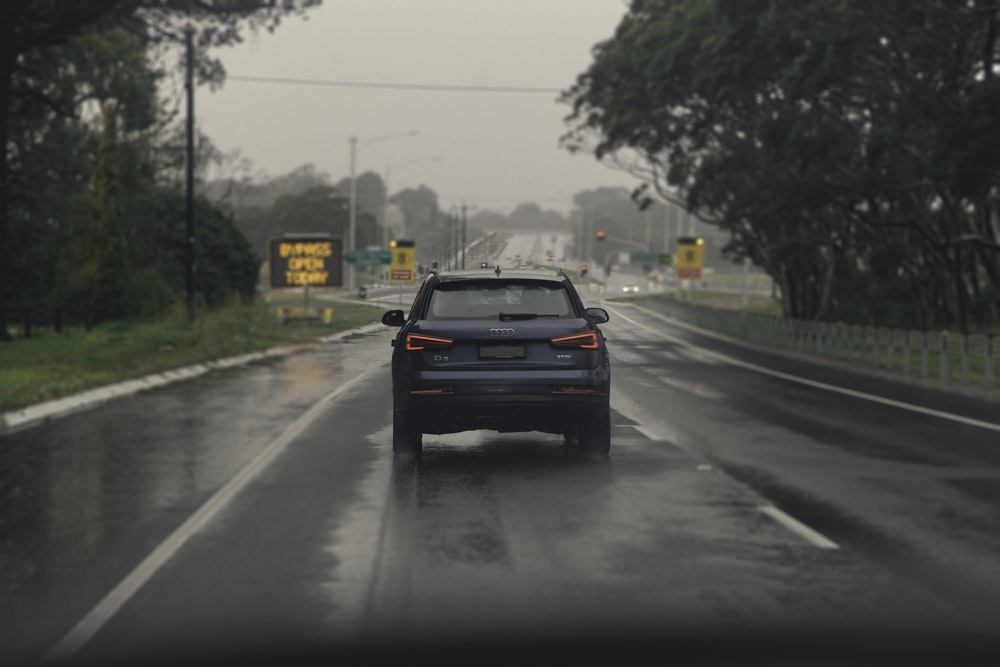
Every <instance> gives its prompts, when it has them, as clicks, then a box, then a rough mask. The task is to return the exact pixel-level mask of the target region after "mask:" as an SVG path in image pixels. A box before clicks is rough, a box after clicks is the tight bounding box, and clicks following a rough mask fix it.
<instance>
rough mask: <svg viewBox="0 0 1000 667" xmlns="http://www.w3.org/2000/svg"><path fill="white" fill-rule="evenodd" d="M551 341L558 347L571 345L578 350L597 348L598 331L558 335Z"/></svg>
mask: <svg viewBox="0 0 1000 667" xmlns="http://www.w3.org/2000/svg"><path fill="white" fill-rule="evenodd" d="M550 342H551V343H552V344H553V345H555V346H556V347H570V348H574V349H578V350H596V349H597V348H598V340H597V332H595V331H588V332H587V333H582V334H573V335H572V336H558V337H556V338H552V339H551V340H550Z"/></svg>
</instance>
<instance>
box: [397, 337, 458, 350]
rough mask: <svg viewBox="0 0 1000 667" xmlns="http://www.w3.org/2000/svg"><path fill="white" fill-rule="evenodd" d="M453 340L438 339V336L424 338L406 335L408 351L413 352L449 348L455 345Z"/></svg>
mask: <svg viewBox="0 0 1000 667" xmlns="http://www.w3.org/2000/svg"><path fill="white" fill-rule="evenodd" d="M454 342H455V341H453V340H452V339H451V338H438V337H437V336H424V335H422V334H412V333H411V334H406V349H407V351H410V352H413V351H415V350H430V349H441V348H445V347H449V346H450V345H451V344H452V343H454Z"/></svg>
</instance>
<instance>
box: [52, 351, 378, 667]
mask: <svg viewBox="0 0 1000 667" xmlns="http://www.w3.org/2000/svg"><path fill="white" fill-rule="evenodd" d="M380 368H381V366H375V367H373V368H369V369H368V370H367V371H365V372H364V373H362V374H361V375H358V376H356V377H354V378H351V379H350V380H349V381H348V382H347V383H346V384H343V385H341V386H340V387H338V388H337V389H336V390H334V391H332V392H331V393H329V394H327V395H326V396H325V397H323V398H322V399H320V400H319V401H318V402H316V403H315V404H314V405H313V406H312V407H311V408H309V410H307V411H306V412H305V413H304V414H302V415H301V416H300V417H299V418H298V419H296V420H295V421H294V422H293V423H292V424H291V425H290V426H289V427H288V428H287V429H285V431H284V432H283V433H282V434H281V435H280V436H279V437H278V438H277V439H275V440H274V441H273V442H271V444H269V445H268V446H267V447H266V448H265V449H264V450H263V451H262V452H261V453H260V454H258V455H257V456H256V457H255V458H254V459H253V460H252V461H251V462H250V463H248V464H247V465H246V467H244V468H243V469H242V470H241V471H240V472H238V473H237V474H236V475H235V476H234V477H232V478H231V479H230V480H229V481H228V482H227V483H226V484H225V485H224V486H223V487H222V488H221V489H219V490H218V491H216V492H215V494H214V495H213V496H212V497H211V498H209V499H208V500H207V501H206V502H205V503H204V504H203V505H202V506H201V507H200V508H199V509H198V510H197V511H196V512H195V513H194V514H192V515H191V516H190V517H188V518H187V520H186V521H184V523H182V524H181V525H180V526H179V527H178V528H177V529H175V530H174V532H173V533H171V534H170V535H169V536H168V537H167V538H166V539H165V540H164V541H163V542H161V543H160V545H159V546H157V547H156V549H154V550H153V551H152V553H150V554H149V555H148V556H146V558H145V559H144V560H143V561H142V562H141V563H139V565H138V566H136V568H135V569H134V570H132V571H131V572H130V573H129V574H128V575H127V576H126V577H125V578H124V579H122V581H121V582H119V584H118V585H117V586H115V587H114V588H113V589H111V591H110V592H109V593H108V594H107V595H106V596H105V597H104V598H103V599H102V600H101V601H100V602H98V603H97V605H96V606H95V607H94V608H93V609H91V610H90V612H89V613H88V614H87V615H86V616H84V617H83V619H81V620H80V621H79V622H78V623H77V624H76V625H75V626H74V627H73V628H72V629H71V630H70V631H69V632H68V633H67V634H66V635H65V636H64V637H63V638H62V639H61V640H59V642H58V643H57V644H56V645H55V646H53V647H52V648H51V649H50V650H49V652H48V653H47V654H46V655H45V660H65V659H68V658H70V657H72V656H73V655H74V654H75V653H76V652H77V651H79V650H80V649H81V648H82V647H83V646H84V645H85V644H86V643H87V642H88V641H90V640H91V639H92V638H93V637H94V635H95V634H97V632H98V631H99V630H100V629H101V628H102V627H104V625H106V624H107V623H108V621H110V620H111V618H112V617H113V616H114V615H115V614H116V613H118V611H119V610H121V608H122V607H123V606H124V605H125V603H126V602H128V601H129V600H130V599H131V598H132V596H134V595H135V594H136V592H137V591H138V590H139V589H140V588H142V586H143V585H145V584H146V582H148V581H149V580H150V579H151V578H152V577H153V575H154V574H156V572H157V571H158V570H159V569H160V568H161V567H163V565H164V564H165V563H166V562H167V561H168V560H169V559H170V558H171V557H173V556H174V555H175V554H176V553H177V552H178V551H179V550H180V549H181V547H183V546H184V544H185V543H186V542H187V541H188V540H189V539H191V537H193V536H194V535H195V534H196V533H197V532H198V531H200V530H201V529H202V528H204V527H205V526H206V525H207V524H208V523H209V522H210V521H212V520H213V519H214V518H215V517H216V516H218V514H219V513H220V512H221V511H222V510H223V509H224V508H225V507H226V505H228V504H229V502H230V501H231V500H232V499H233V498H235V497H236V496H237V495H239V493H240V492H241V491H243V489H245V488H246V487H247V485H249V483H250V482H251V481H253V479H254V478H256V477H257V475H259V474H260V473H261V471H263V470H264V469H265V468H267V467H268V466H269V465H270V464H271V463H272V462H274V460H275V459H276V458H277V457H278V456H279V455H281V453H282V452H284V451H285V449H287V448H288V445H289V444H291V442H292V441H293V440H294V439H295V438H296V437H298V436H299V435H300V434H301V433H302V432H303V431H304V430H305V428H306V427H307V426H309V424H310V423H312V421H313V420H314V419H315V418H316V416H317V415H318V414H319V413H320V412H322V411H323V410H325V409H326V408H327V407H328V405H327V404H328V403H329V402H330V401H333V400H335V399H336V398H337V397H338V396H340V395H341V394H343V393H344V392H346V391H348V390H349V389H351V388H352V387H353V386H354V385H356V384H358V383H359V382H361V381H363V380H365V379H366V378H367V377H368V376H369V375H371V374H372V373H374V372H375V371H377V370H379V369H380Z"/></svg>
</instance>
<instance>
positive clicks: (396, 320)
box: [382, 310, 406, 327]
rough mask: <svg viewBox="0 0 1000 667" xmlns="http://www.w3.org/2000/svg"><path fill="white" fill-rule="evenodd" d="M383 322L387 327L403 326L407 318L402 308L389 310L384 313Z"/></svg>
mask: <svg viewBox="0 0 1000 667" xmlns="http://www.w3.org/2000/svg"><path fill="white" fill-rule="evenodd" d="M382 324H384V325H386V326H387V327H401V326H403V325H404V324H406V318H405V317H404V316H403V311H401V310H389V311H386V313H385V314H384V315H382Z"/></svg>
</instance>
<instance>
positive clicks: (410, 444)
mask: <svg viewBox="0 0 1000 667" xmlns="http://www.w3.org/2000/svg"><path fill="white" fill-rule="evenodd" d="M422 450H423V434H422V433H420V431H418V430H416V429H415V428H413V424H411V423H410V422H409V420H408V419H406V418H404V417H402V416H401V415H399V413H397V412H395V411H394V412H393V415H392V453H393V454H399V455H401V456H419V455H420V452H421V451H422Z"/></svg>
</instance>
